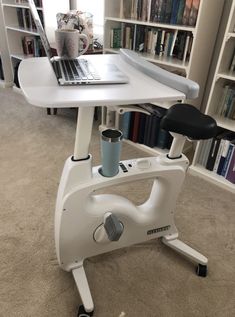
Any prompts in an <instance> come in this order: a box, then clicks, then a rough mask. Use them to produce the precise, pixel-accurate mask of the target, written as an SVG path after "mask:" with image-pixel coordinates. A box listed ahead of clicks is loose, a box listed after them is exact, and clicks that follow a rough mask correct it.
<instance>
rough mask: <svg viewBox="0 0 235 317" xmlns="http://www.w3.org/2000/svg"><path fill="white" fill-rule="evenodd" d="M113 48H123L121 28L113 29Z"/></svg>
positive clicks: (111, 45) (111, 44)
mask: <svg viewBox="0 0 235 317" xmlns="http://www.w3.org/2000/svg"><path fill="white" fill-rule="evenodd" d="M110 47H111V48H121V28H113V29H111V43H110Z"/></svg>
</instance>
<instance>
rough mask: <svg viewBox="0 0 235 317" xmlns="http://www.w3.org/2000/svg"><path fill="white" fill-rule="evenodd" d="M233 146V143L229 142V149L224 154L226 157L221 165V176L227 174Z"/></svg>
mask: <svg viewBox="0 0 235 317" xmlns="http://www.w3.org/2000/svg"><path fill="white" fill-rule="evenodd" d="M233 148H234V144H232V143H230V144H229V149H228V153H227V155H226V158H225V161H224V165H223V169H222V172H221V176H223V177H225V176H226V174H227V169H228V166H229V164H230V161H231V156H232V153H233Z"/></svg>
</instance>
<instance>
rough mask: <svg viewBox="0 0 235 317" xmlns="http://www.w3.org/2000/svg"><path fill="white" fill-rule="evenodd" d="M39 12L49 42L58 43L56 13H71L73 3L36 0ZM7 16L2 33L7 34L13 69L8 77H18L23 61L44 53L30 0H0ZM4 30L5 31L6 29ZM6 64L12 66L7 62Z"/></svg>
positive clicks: (7, 47) (10, 67)
mask: <svg viewBox="0 0 235 317" xmlns="http://www.w3.org/2000/svg"><path fill="white" fill-rule="evenodd" d="M35 3H36V6H37V10H38V13H39V15H40V17H41V20H42V21H43V25H44V28H45V31H46V34H47V36H48V39H49V42H50V43H51V44H52V43H54V30H55V29H56V28H57V22H56V13H58V12H67V11H68V10H69V0H60V1H50V0H35ZM0 4H1V10H2V15H3V21H4V22H3V23H4V25H3V26H1V30H2V31H3V32H5V34H6V39H7V44H6V45H4V49H5V50H8V55H9V59H10V66H8V71H7V72H8V76H10V77H11V78H14V69H15V68H16V66H17V65H18V64H19V63H20V61H22V60H23V59H26V58H29V57H37V56H43V55H44V52H43V49H42V46H41V43H40V37H39V35H38V33H37V30H36V28H35V25H34V23H33V20H32V17H31V15H30V11H29V7H28V3H27V0H0ZM3 29H4V30H3ZM5 64H9V61H7V62H6V63H5Z"/></svg>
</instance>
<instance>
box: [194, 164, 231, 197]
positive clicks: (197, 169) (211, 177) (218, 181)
mask: <svg viewBox="0 0 235 317" xmlns="http://www.w3.org/2000/svg"><path fill="white" fill-rule="evenodd" d="M189 172H190V174H191V175H194V176H200V177H202V178H203V179H205V180H207V181H209V182H211V183H213V184H215V185H219V186H220V187H222V188H224V189H226V190H229V191H230V192H232V193H235V186H234V184H232V183H230V182H229V181H227V180H226V179H225V178H224V177H222V176H220V175H217V174H215V173H214V172H211V171H208V170H206V169H205V168H204V167H203V166H201V165H198V164H196V165H191V166H190V167H189Z"/></svg>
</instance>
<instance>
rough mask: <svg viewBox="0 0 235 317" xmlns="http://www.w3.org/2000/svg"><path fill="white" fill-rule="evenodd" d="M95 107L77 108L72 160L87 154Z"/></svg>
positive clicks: (84, 157) (85, 156)
mask: <svg viewBox="0 0 235 317" xmlns="http://www.w3.org/2000/svg"><path fill="white" fill-rule="evenodd" d="M94 109H95V107H80V108H79V109H78V118H77V129H76V134H75V146H74V155H73V158H74V160H82V159H86V158H87V157H88V154H89V145H90V141H91V133H92V125H93V117H94Z"/></svg>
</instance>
